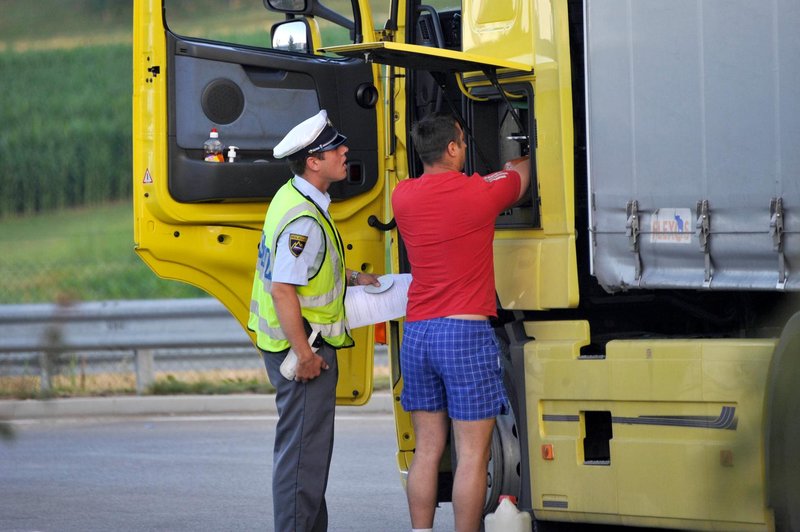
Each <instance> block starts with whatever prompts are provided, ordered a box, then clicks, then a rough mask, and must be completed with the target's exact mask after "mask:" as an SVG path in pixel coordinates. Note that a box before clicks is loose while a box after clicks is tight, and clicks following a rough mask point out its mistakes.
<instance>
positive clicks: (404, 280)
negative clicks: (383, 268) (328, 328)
mask: <svg viewBox="0 0 800 532" xmlns="http://www.w3.org/2000/svg"><path fill="white" fill-rule="evenodd" d="M381 278H391V279H392V286H391V287H390V288H389V289H388V290H386V291H385V292H381V293H377V294H376V293H369V292H368V291H366V290H365V288H366V286H351V287H348V288H347V295H346V296H345V299H344V307H345V312H346V314H347V321H348V323H349V324H350V328H351V329H357V328H358V327H363V326H365V325H372V324H373V323H382V322H384V321H389V320H394V319H397V318H402V317H403V316H405V315H406V304H407V303H408V287H409V286H410V285H411V274H410V273H397V274H389V275H382V276H381Z"/></svg>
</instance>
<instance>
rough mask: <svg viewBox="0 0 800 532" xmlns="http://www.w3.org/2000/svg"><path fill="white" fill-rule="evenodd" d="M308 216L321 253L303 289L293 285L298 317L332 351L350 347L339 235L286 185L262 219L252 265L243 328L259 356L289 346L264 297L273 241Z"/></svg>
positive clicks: (315, 208) (269, 281) (269, 282)
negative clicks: (319, 235)
mask: <svg viewBox="0 0 800 532" xmlns="http://www.w3.org/2000/svg"><path fill="white" fill-rule="evenodd" d="M302 216H308V217H311V218H313V219H314V220H315V221H316V222H317V223H318V224H319V225H320V227H321V228H322V232H323V234H324V236H325V254H324V257H323V259H322V264H321V265H320V268H319V272H317V274H316V275H314V277H312V278H311V279H309V280H308V284H307V285H306V286H297V287H296V290H297V297H298V299H299V300H300V312H301V313H302V315H303V317H304V318H305V319H306V320H308V322H309V323H310V324H311V326H312V327H313V328H314V329H316V330H319V331H320V334H321V335H322V338H323V339H324V340H325V341H326V342H327V343H328V344H330V345H332V346H333V347H337V348H339V347H350V346H352V345H353V339H352V337H351V336H350V330H349V327H348V325H347V319H346V318H345V310H344V295H345V267H344V247H343V245H342V241H341V239H340V238H339V233H338V231H336V227H335V226H334V225H333V220H329V219H328V218H327V217H326V216H325V215H324V214H323V212H322V210H321V209H320V208H319V206H317V204H315V203H314V202H313V201H312V200H311V199H310V198H308V197H306V196H304V195H303V194H301V193H300V191H298V190H297V189H296V188H295V187H294V185H293V183H292V180H289V182H287V183H286V184H285V185H283V186H282V187H281V188H280V190H278V192H277V193H276V194H275V197H274V198H273V199H272V202H271V203H270V207H269V211H268V212H267V216H266V219H265V220H264V228H263V230H262V233H261V243H260V244H259V246H258V262H257V265H256V271H255V275H254V277H253V292H252V296H251V299H250V319H249V320H248V324H247V326H248V328H249V329H250V330H252V331H255V332H256V338H257V343H258V347H259V348H260V349H263V350H264V351H272V352H277V351H283V350H284V349H288V348H289V341H288V340H287V339H286V335H285V334H284V332H283V330H282V329H281V326H280V323H279V322H278V316H277V314H276V313H275V306H274V303H273V301H272V296H271V295H270V288H271V286H272V268H273V264H274V261H273V256H274V253H275V246H276V245H277V243H278V237H279V236H280V235H281V233H282V232H283V231H284V229H285V228H286V226H287V225H289V223H291V222H292V221H294V220H296V219H298V218H300V217H302Z"/></svg>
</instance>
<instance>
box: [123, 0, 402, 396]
mask: <svg viewBox="0 0 800 532" xmlns="http://www.w3.org/2000/svg"><path fill="white" fill-rule="evenodd" d="M353 9H354V11H353V12H351V13H332V12H331V11H330V10H327V9H325V8H323V7H321V6H320V5H318V4H316V3H314V4H313V5H312V3H311V2H310V1H308V0H292V1H285V0H265V1H264V2H263V3H262V1H261V0H249V1H243V2H239V3H237V5H235V6H231V9H230V12H225V13H217V14H215V15H214V16H209V17H207V18H205V19H203V18H197V17H196V16H195V17H193V18H191V20H190V19H188V18H187V13H186V8H185V6H184V5H183V3H179V2H177V1H176V0H135V1H134V31H133V35H134V49H133V56H134V61H133V93H134V95H133V96H134V98H133V102H134V103H133V153H134V163H133V185H134V186H133V197H134V239H135V243H136V252H137V253H138V255H139V256H140V257H141V258H142V260H144V261H145V262H146V263H147V265H148V266H149V267H150V268H151V269H152V270H153V271H154V272H155V273H156V274H157V275H159V276H160V277H163V278H167V279H175V280H179V281H183V282H186V283H189V284H192V285H195V286H197V287H199V288H201V289H203V290H205V291H206V292H208V293H209V294H210V295H212V296H214V297H215V298H217V299H219V300H220V301H221V302H222V303H223V304H224V305H225V306H226V307H227V308H228V309H229V310H230V311H231V313H232V314H233V315H234V316H235V317H236V319H237V320H238V321H239V322H240V323H241V324H242V325H243V327H245V328H246V323H247V318H248V314H249V304H250V292H251V285H252V277H253V272H254V268H255V264H256V259H257V255H258V242H259V239H260V235H261V226H262V224H263V220H264V215H265V213H266V210H267V208H268V206H269V202H270V200H271V198H272V196H273V194H275V192H277V190H278V189H279V188H280V187H281V185H283V184H284V183H285V182H286V181H287V180H288V179H289V178H290V177H291V176H292V174H291V172H290V170H289V168H288V165H287V164H286V163H285V162H284V161H282V160H277V159H275V158H274V157H273V153H272V150H273V148H274V147H275V145H276V144H277V143H278V142H279V141H280V140H281V139H282V138H283V136H284V135H285V134H286V133H287V132H288V131H289V130H290V129H291V128H292V127H293V126H294V125H296V124H298V123H299V122H300V121H302V120H304V119H306V118H308V117H310V116H312V115H314V114H316V113H317V112H318V111H319V110H320V109H326V110H327V111H328V115H329V117H330V118H331V120H332V121H333V122H334V123H335V124H336V126H337V128H338V129H339V130H340V131H342V132H343V133H345V134H346V135H347V137H348V141H347V145H348V147H349V149H350V151H349V152H348V176H347V178H346V180H345V181H343V182H340V183H336V184H334V185H333V186H332V187H331V189H330V191H329V192H330V194H331V197H332V199H333V203H332V205H331V209H330V211H331V214H332V215H333V218H334V220H335V221H336V224H337V227H338V228H339V230H340V232H341V234H342V237H343V240H344V247H345V249H346V256H345V262H346V265H347V267H348V268H351V269H354V270H359V271H365V272H374V273H378V274H380V273H383V272H384V271H385V264H384V263H385V260H384V242H383V238H384V234H385V233H383V232H381V231H378V230H377V229H374V228H373V227H371V226H370V225H369V223H368V220H369V219H370V217H371V216H374V217H377V219H384V218H385V217H384V212H383V211H384V208H385V207H384V205H385V203H386V202H385V198H384V175H383V167H384V161H383V157H382V148H381V147H380V146H379V145H378V140H377V139H378V138H380V137H379V135H378V118H379V117H378V116H377V115H378V112H379V110H377V109H376V106H375V104H376V103H377V102H378V101H379V100H380V92H379V91H380V86H379V85H378V84H377V83H376V82H375V80H376V72H377V70H376V69H375V68H374V67H373V66H372V65H367V64H364V62H362V61H357V60H353V59H347V58H332V57H328V56H324V55H320V54H319V53H317V52H315V50H316V49H317V48H319V47H320V46H321V45H322V44H323V42H324V41H325V39H326V38H323V35H333V37H327V38H328V39H329V40H330V39H332V42H334V43H341V42H345V43H346V42H354V41H356V40H360V39H361V38H362V36H361V33H362V31H370V32H371V29H369V27H370V25H371V16H370V15H369V14H366V16H365V17H362V16H361V13H358V12H357V7H354V8H353ZM362 20H367V21H369V22H368V24H367V26H366V27H364V28H362ZM324 24H329V26H330V27H329V28H324V29H326V30H327V33H326V32H321V31H320V26H321V25H324ZM336 39H339V40H338V41H337V40H336ZM212 128H216V129H217V131H218V132H219V138H220V140H221V141H222V143H223V145H224V146H225V148H224V151H223V154H224V155H225V156H226V161H225V162H206V161H204V153H203V143H204V141H205V140H206V139H207V138H208V136H209V132H210V131H211V129H212ZM231 146H234V147H235V149H234V150H233V151H234V152H235V154H236V155H235V159H233V161H232V162H229V160H228V158H227V155H228V152H229V148H230V147H231ZM373 219H376V218H373ZM353 337H354V339H355V341H356V346H355V347H354V348H350V349H344V350H341V351H340V352H339V372H340V374H339V384H338V388H337V401H338V403H339V404H351V405H357V404H363V403H365V402H366V401H367V400H368V399H369V396H370V394H371V390H372V355H373V331H372V327H363V328H360V329H356V330H354V331H353Z"/></svg>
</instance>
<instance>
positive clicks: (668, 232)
mask: <svg viewBox="0 0 800 532" xmlns="http://www.w3.org/2000/svg"><path fill="white" fill-rule="evenodd" d="M693 234H694V229H693V224H692V210H691V209H669V208H664V209H656V211H655V212H654V213H653V216H652V218H651V219H650V242H652V243H654V244H662V243H671V244H691V243H692V235H693Z"/></svg>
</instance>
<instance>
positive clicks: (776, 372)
mask: <svg viewBox="0 0 800 532" xmlns="http://www.w3.org/2000/svg"><path fill="white" fill-rule="evenodd" d="M798 383H800V313H797V314H795V315H794V316H792V317H791V319H789V321H788V322H787V323H786V326H785V327H784V329H783V333H782V334H781V339H780V342H779V343H778V347H777V348H776V349H775V354H774V355H773V357H772V363H771V364H770V370H769V377H768V381H767V390H768V392H767V408H766V433H765V440H766V441H765V447H766V451H767V475H768V477H767V490H768V497H767V500H768V501H769V505H770V506H771V507H772V509H773V510H774V512H775V528H776V530H778V531H779V532H783V531H792V530H800V453H798V452H797V442H798V441H800V416H799V415H798V412H800V387H799V386H798Z"/></svg>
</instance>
